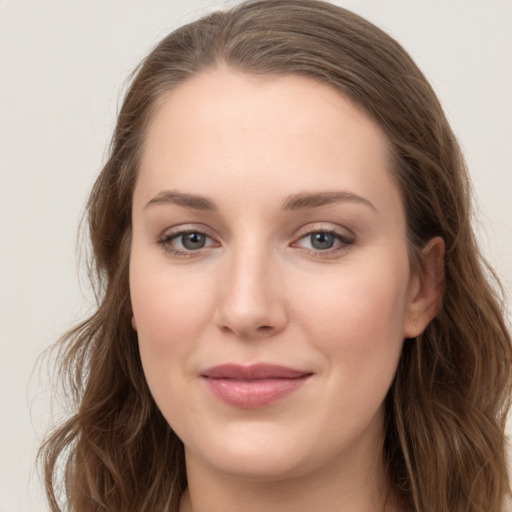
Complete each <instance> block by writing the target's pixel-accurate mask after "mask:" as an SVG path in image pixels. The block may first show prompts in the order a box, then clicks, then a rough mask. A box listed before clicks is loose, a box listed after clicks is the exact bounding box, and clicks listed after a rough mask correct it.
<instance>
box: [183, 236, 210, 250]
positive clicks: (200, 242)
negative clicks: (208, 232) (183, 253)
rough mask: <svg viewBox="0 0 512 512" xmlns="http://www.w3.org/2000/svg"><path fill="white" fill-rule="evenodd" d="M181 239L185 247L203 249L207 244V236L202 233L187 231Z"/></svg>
mask: <svg viewBox="0 0 512 512" xmlns="http://www.w3.org/2000/svg"><path fill="white" fill-rule="evenodd" d="M181 241H182V243H183V247H185V249H189V250H194V249H202V248H203V247H204V244H205V241H206V240H205V236H204V235H203V234H202V233H186V234H184V235H182V238H181Z"/></svg>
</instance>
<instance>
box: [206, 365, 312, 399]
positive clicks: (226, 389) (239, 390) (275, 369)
mask: <svg viewBox="0 0 512 512" xmlns="http://www.w3.org/2000/svg"><path fill="white" fill-rule="evenodd" d="M312 375H313V373H312V372H307V371H303V370H296V369H294V368H288V367H285V366H278V365H274V364H268V363H258V364H253V365H250V366H242V365H237V364H223V365H220V366H215V367H212V368H209V369H207V370H205V371H204V372H202V373H201V378H202V379H204V381H205V383H206V385H207V386H208V388H209V390H210V391H211V392H212V393H213V394H214V395H215V396H216V397H217V398H219V399H220V400H222V401H223V402H225V403H227V404H229V405H233V406H235V407H241V408H245V409H254V408H257V407H263V406H265V405H268V404H271V403H273V402H276V401H278V400H280V399H281V398H283V397H285V396H287V395H289V394H290V393H292V392H294V391H296V390H297V389H298V388H300V387H301V386H302V385H303V384H304V383H305V382H306V381H307V380H308V379H309V377H311V376H312Z"/></svg>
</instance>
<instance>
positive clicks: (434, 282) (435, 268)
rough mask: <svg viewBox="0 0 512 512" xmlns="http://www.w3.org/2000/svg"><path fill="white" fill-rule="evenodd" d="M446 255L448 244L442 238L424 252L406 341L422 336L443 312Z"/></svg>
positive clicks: (418, 270)
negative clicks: (446, 245) (433, 320)
mask: <svg viewBox="0 0 512 512" xmlns="http://www.w3.org/2000/svg"><path fill="white" fill-rule="evenodd" d="M444 255H445V244H444V240H443V239H442V238H441V237H435V238H432V239H431V240H430V241H429V242H428V244H427V245H426V246H425V247H424V248H423V249H422V251H421V254H420V261H419V265H418V269H417V271H416V272H417V275H415V276H414V280H415V282H414V286H413V288H412V290H411V291H412V293H411V297H410V301H409V304H408V312H407V314H406V315H405V325H404V337H405V338H415V337H416V336H419V335H420V334H421V333H422V332H423V331H424V330H425V328H426V327H427V325H428V324H429V323H430V321H431V320H432V319H433V318H435V317H436V316H437V314H438V313H439V311H440V310H441V307H442V304H443V296H444V291H445V279H444Z"/></svg>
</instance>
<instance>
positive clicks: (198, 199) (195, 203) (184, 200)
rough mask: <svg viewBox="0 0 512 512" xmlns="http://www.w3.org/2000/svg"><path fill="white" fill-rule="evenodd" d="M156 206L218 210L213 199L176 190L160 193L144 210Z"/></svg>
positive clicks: (208, 210) (206, 210)
mask: <svg viewBox="0 0 512 512" xmlns="http://www.w3.org/2000/svg"><path fill="white" fill-rule="evenodd" d="M156 204H175V205H177V206H182V207H183V208H190V209H192V210H201V211H205V212H216V211H217V210H218V209H217V206H216V205H215V203H214V202H213V201H212V200H211V199H208V198H206V197H203V196H197V195H194V194H185V193H183V192H178V191H176V190H164V191H162V192H160V193H159V194H157V195H156V196H155V197H154V198H153V199H151V200H150V201H149V202H148V203H147V204H146V206H144V209H146V208H147V207H148V206H152V205H156Z"/></svg>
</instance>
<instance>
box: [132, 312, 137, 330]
mask: <svg viewBox="0 0 512 512" xmlns="http://www.w3.org/2000/svg"><path fill="white" fill-rule="evenodd" d="M132 329H133V330H134V331H135V332H137V322H136V321H135V315H134V314H133V313H132Z"/></svg>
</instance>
